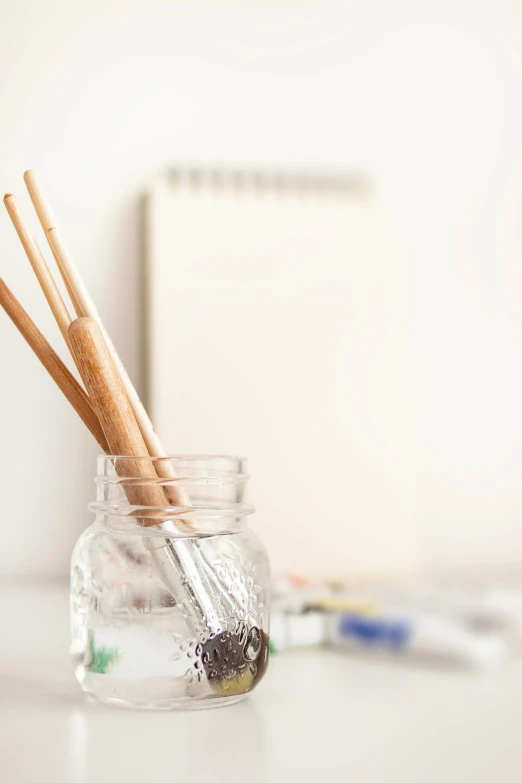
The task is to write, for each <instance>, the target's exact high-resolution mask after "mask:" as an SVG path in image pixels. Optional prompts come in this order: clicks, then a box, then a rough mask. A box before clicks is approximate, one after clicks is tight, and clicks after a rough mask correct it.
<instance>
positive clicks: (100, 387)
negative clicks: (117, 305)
mask: <svg viewBox="0 0 522 783" xmlns="http://www.w3.org/2000/svg"><path fill="white" fill-rule="evenodd" d="M69 341H70V345H71V350H72V352H73V355H74V357H75V360H76V363H77V366H78V370H79V372H80V375H81V376H82V380H83V382H84V384H85V388H86V389H87V392H88V394H89V397H90V400H91V403H92V406H93V408H94V410H95V411H96V413H97V415H98V419H99V421H100V424H101V426H102V429H103V431H104V433H105V437H106V438H107V442H108V444H109V448H110V453H111V454H114V455H116V456H125V457H137V458H138V459H126V460H122V461H120V462H118V463H117V470H118V474H119V475H120V476H123V477H128V478H131V477H132V478H141V479H144V480H147V479H156V480H157V478H158V476H157V473H156V471H155V469H154V464H153V462H152V461H151V460H150V457H149V452H148V450H147V446H146V445H145V441H144V440H143V436H142V434H141V431H140V428H139V427H138V424H137V422H136V418H135V416H134V413H133V411H132V408H131V405H130V403H129V400H128V397H127V395H126V393H125V389H124V388H123V385H122V383H121V380H120V378H119V375H118V373H117V371H116V369H115V367H114V362H113V360H112V357H111V354H110V352H109V349H108V347H107V344H106V342H105V338H104V335H103V334H102V331H101V329H100V327H99V326H98V324H97V323H96V321H94V320H93V319H92V318H77V319H76V320H75V321H73V322H72V324H71V326H70V327H69ZM140 457H146V459H139V458H140ZM125 492H126V494H127V498H128V500H129V503H131V505H136V506H168V501H167V498H166V496H165V492H164V490H163V488H162V487H161V486H158V485H154V484H152V483H151V484H149V485H147V484H143V485H141V486H131V485H129V486H127V487H126V488H125ZM159 521H161V519H156V520H154V519H146V518H143V519H142V523H143V524H145V525H154V524H158V522H159Z"/></svg>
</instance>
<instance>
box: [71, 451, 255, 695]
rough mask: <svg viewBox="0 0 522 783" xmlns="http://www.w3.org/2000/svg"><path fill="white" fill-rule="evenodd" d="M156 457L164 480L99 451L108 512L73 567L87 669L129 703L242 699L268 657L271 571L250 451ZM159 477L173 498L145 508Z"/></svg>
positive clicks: (77, 667)
mask: <svg viewBox="0 0 522 783" xmlns="http://www.w3.org/2000/svg"><path fill="white" fill-rule="evenodd" d="M133 459H134V458H133ZM150 462H152V463H153V464H154V466H155V470H156V473H157V475H158V476H160V477H161V478H158V479H157V480H156V479H153V480H151V479H150V478H149V479H136V478H129V475H133V471H132V469H131V466H132V462H131V458H128V457H112V456H109V457H106V456H102V457H99V458H98V475H97V478H96V483H97V500H96V502H95V503H92V504H91V505H90V506H89V508H90V510H91V511H94V512H95V513H96V520H95V522H94V524H92V525H91V526H90V527H89V528H88V529H87V530H86V531H85V532H84V533H83V535H82V536H81V537H80V539H79V541H78V543H77V544H76V547H75V549H74V552H73V556H72V564H71V624H72V645H71V655H72V660H73V665H74V671H75V674H76V677H77V678H78V680H79V682H80V684H81V686H82V688H83V689H84V691H86V692H87V693H89V694H91V695H92V696H95V697H96V698H98V699H99V700H101V701H103V702H107V703H111V704H118V705H120V706H127V707H141V708H150V709H191V708H200V707H214V706H219V705H223V704H232V703H234V702H236V701H239V700H240V699H243V698H245V696H246V695H248V693H249V692H251V691H252V690H253V688H255V686H256V685H257V683H258V682H259V681H260V680H261V678H262V677H263V675H264V673H265V670H266V666H267V663H268V633H269V602H270V570H269V564H268V558H267V555H266V551H265V549H264V547H263V545H262V543H261V542H260V540H259V538H258V537H257V535H255V533H253V532H252V530H251V529H250V528H249V527H248V525H247V524H246V517H247V515H248V514H251V513H252V512H253V510H254V509H253V508H252V506H249V505H247V504H246V503H245V500H246V484H247V481H248V478H249V476H248V474H247V471H246V460H244V459H240V458H236V457H199V456H197V457H190V456H189V457H186V456H182V457H172V458H169V459H168V460H166V459H165V460H154V459H152V460H150ZM134 475H135V473H134ZM152 485H153V486H154V487H158V486H159V487H162V488H163V489H162V490H161V491H162V492H163V493H164V496H165V497H166V503H165V506H161V507H160V506H157V505H156V506H147V505H137V501H138V500H139V498H140V494H139V492H140V487H148V488H150V487H151V486H152ZM156 491H157V490H156V489H154V492H156ZM174 492H176V493H178V494H177V495H173V493H174ZM180 492H181V493H185V495H183V494H182V495H181V497H182V498H183V497H184V498H185V500H184V501H183V504H182V503H181V502H180V500H179V497H180V495H179V493H180ZM141 497H143V495H141ZM145 497H146V495H145ZM176 497H177V500H176ZM188 498H190V500H188ZM130 500H132V503H131V502H130ZM169 501H170V502H169ZM173 502H175V503H176V505H173V504H172V503H173ZM171 504H172V505H171Z"/></svg>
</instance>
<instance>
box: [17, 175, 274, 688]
mask: <svg viewBox="0 0 522 783" xmlns="http://www.w3.org/2000/svg"><path fill="white" fill-rule="evenodd" d="M24 178H25V181H26V184H27V187H28V190H29V193H30V195H31V199H32V201H33V204H34V206H35V209H36V211H37V214H38V217H39V219H40V222H41V224H42V227H43V228H44V231H45V232H46V236H47V238H48V240H49V244H50V246H51V249H52V251H53V255H54V257H55V259H56V261H57V263H58V267H59V269H60V272H61V274H62V277H63V279H64V283H65V285H66V288H67V291H68V293H69V296H70V298H71V301H72V303H73V306H74V309H75V311H76V313H77V315H78V316H80V317H79V318H78V319H76V321H74V322H72V321H71V318H70V315H69V313H68V311H67V308H66V306H65V304H64V302H63V300H62V298H61V296H60V294H59V291H58V289H57V287H56V284H55V283H54V280H53V278H52V275H51V274H50V272H49V269H48V267H47V265H46V263H45V260H44V258H43V255H42V253H41V251H40V249H39V248H38V246H37V244H36V242H35V241H34V239H33V237H32V236H31V234H30V232H29V230H28V228H27V225H26V224H25V221H24V220H23V217H22V215H21V212H20V210H19V208H18V205H17V203H16V200H15V198H14V196H12V195H11V194H8V195H7V196H6V197H5V199H4V201H5V205H6V208H7V210H8V213H9V215H10V217H11V220H12V222H13V224H14V226H15V228H16V231H17V233H18V236H19V238H20V240H21V242H22V245H23V247H24V250H25V251H26V254H27V256H28V258H29V260H30V262H31V265H32V266H33V269H34V271H35V273H36V276H37V278H38V281H39V282H40V285H41V287H42V290H43V291H44V294H45V296H46V298H47V300H48V302H49V305H50V307H51V310H52V312H53V315H54V316H55V319H56V321H57V323H58V325H59V327H60V330H61V331H62V334H63V336H64V338H65V340H66V342H67V344H68V346H69V348H70V349H71V352H72V354H73V357H74V359H75V362H76V363H77V366H78V368H79V370H80V374H81V376H82V379H83V380H84V383H85V384H86V386H87V390H88V392H89V394H90V400H87V404H88V405H89V408H90V417H91V425H93V422H92V418H93V413H95V414H96V416H94V418H95V419H96V420H97V421H98V424H97V427H98V429H97V430H96V425H93V426H94V429H95V430H96V431H97V434H98V440H99V436H100V433H99V429H100V424H101V428H102V429H103V433H104V435H103V436H102V440H101V445H103V447H104V450H105V449H106V448H107V447H108V448H109V450H110V451H112V452H113V453H114V454H116V455H118V454H122V455H125V456H126V459H124V460H119V461H118V462H117V470H118V472H119V475H122V476H124V477H128V478H142V479H143V481H144V483H143V484H138V485H136V484H129V485H127V486H126V487H125V491H126V494H127V497H128V499H129V502H130V503H131V505H136V506H137V507H138V508H137V509H136V516H137V517H138V518H139V519H140V522H141V523H142V524H144V525H153V524H158V523H159V522H160V521H163V520H164V519H165V518H168V511H169V504H172V505H176V506H177V507H178V508H177V509H176V521H177V524H178V526H180V508H179V507H180V506H181V507H182V508H184V509H186V510H187V511H189V509H190V505H191V504H190V501H189V499H188V496H187V494H186V491H185V489H184V488H183V487H181V486H176V485H174V484H170V483H167V484H166V485H165V486H161V485H159V484H157V483H154V479H157V478H158V476H159V477H161V478H165V479H175V478H176V474H175V473H174V470H173V468H172V465H171V464H170V463H169V462H168V460H165V459H160V460H154V459H150V457H152V458H155V457H161V458H165V457H166V452H165V451H164V450H163V447H162V446H161V443H160V441H159V438H158V436H157V435H156V433H155V431H154V428H153V427H152V424H151V422H150V419H149V418H148V416H147V414H146V412H145V409H144V408H143V406H142V404H141V402H140V400H139V397H138V395H137V394H136V391H135V389H134V387H133V385H132V383H131V381H130V379H129V377H128V375H127V373H126V372H125V370H124V368H123V365H122V363H121V361H120V359H119V357H118V355H117V353H116V351H115V349H114V346H113V345H112V342H111V341H110V338H109V336H108V334H107V332H106V331H105V329H104V328H103V325H102V324H101V321H100V318H99V315H98V313H97V311H96V309H95V307H94V304H93V302H92V300H91V298H90V296H89V294H88V292H87V289H86V288H85V286H84V285H83V282H82V281H81V279H80V277H79V275H78V273H77V270H76V269H75V267H74V265H73V264H72V262H71V260H70V257H69V254H68V252H67V250H66V249H65V245H64V243H63V241H62V240H61V237H60V235H59V233H58V230H57V228H56V226H55V225H53V224H54V219H53V218H52V213H51V210H50V208H49V206H48V204H47V202H46V201H45V199H44V197H43V195H42V192H41V189H40V188H39V186H38V183H37V180H36V177H35V175H34V173H33V172H26V174H25V177H24ZM85 315H87V316H92V317H91V318H85V317H84V316H85ZM35 328H36V327H35ZM49 347H50V346H49ZM58 361H59V360H58ZM73 381H74V379H73ZM69 385H70V384H69ZM78 388H79V389H80V392H81V394H80V396H79V397H78V394H76V397H75V403H76V405H75V407H76V406H77V405H80V407H81V405H82V403H85V399H84V397H85V395H84V392H83V390H81V387H78ZM75 391H76V392H77V391H78V389H76V388H75ZM81 395H84V397H82V396H81ZM73 404H74V403H73ZM84 407H85V406H84ZM80 415H81V414H80ZM82 418H83V417H82ZM84 420H85V419H84ZM88 426H89V425H88ZM90 428H91V431H93V430H92V427H90ZM104 437H105V439H106V441H107V443H104V440H103V438H104ZM99 442H100V440H99ZM148 482H150V483H148ZM154 508H157V509H158V511H157V513H154V511H153V509H154ZM186 529H189V528H186ZM164 541H165V546H161V547H159V548H158V549H156V548H155V547H154V546H152V544H151V540H149V539H148V538H146V537H145V538H144V543H145V545H146V547H147V549H148V550H149V551H150V552H151V555H152V557H153V559H154V561H155V562H156V565H157V567H158V569H159V571H160V574H161V576H162V578H163V580H164V582H165V584H166V585H167V587H168V588H169V589H170V590H171V592H172V593H173V595H174V597H175V598H176V600H177V601H178V602H179V601H180V600H181V602H182V604H183V606H184V607H188V612H187V613H186V619H187V622H188V623H189V626H191V628H192V630H193V632H194V633H195V635H196V636H200V638H203V637H206V641H205V642H204V644H203V652H202V661H203V666H204V669H205V673H206V675H207V679H208V681H209V684H210V686H211V688H212V690H213V691H214V692H216V693H226V694H228V695H232V694H233V693H242V692H246V691H247V690H249V689H250V687H251V685H252V683H253V681H254V680H255V679H257V678H259V677H260V676H261V675H262V673H263V672H264V668H265V667H266V661H267V658H268V639H267V637H266V635H265V634H264V632H262V631H260V630H259V629H258V628H257V627H256V626H250V627H249V628H248V627H247V626H245V625H243V626H242V628H241V630H240V631H238V633H231V632H229V631H226V630H225V629H224V628H223V627H222V626H221V621H220V620H219V618H218V615H217V613H216V611H215V606H214V605H213V599H212V598H211V596H212V595H213V590H215V589H216V579H215V575H211V577H210V576H209V575H208V573H207V575H206V578H205V575H204V569H202V568H201V564H200V563H198V559H201V553H200V552H199V548H198V547H197V546H196V544H195V543H194V542H193V541H191V540H190V539H188V540H178V541H174V542H173V541H171V540H170V539H168V538H165V539H164ZM206 565H207V567H208V563H207V564H206ZM217 586H218V587H219V583H218V585H217ZM187 597H188V599H189V600H188V601H186V600H183V599H186V598H187ZM229 603H230V600H229ZM201 618H206V619H207V622H206V625H205V626H202V624H201ZM209 623H210V624H209ZM209 631H210V638H209ZM254 659H255V662H254Z"/></svg>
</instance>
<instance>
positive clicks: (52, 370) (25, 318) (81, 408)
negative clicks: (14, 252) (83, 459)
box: [0, 278, 109, 452]
mask: <svg viewBox="0 0 522 783" xmlns="http://www.w3.org/2000/svg"><path fill="white" fill-rule="evenodd" d="M0 305H1V306H2V307H3V308H4V310H5V312H6V313H7V315H8V316H9V318H10V319H11V321H12V322H13V323H14V325H15V326H16V328H17V329H18V331H19V332H20V334H21V335H22V337H23V338H24V339H25V340H26V341H27V343H28V344H29V346H30V348H31V349H32V350H33V352H34V353H35V354H36V356H37V357H38V359H39V360H40V361H41V363H42V364H43V366H44V367H45V369H46V370H47V372H48V373H49V375H50V376H51V378H52V379H53V381H54V382H55V383H56V385H57V386H58V388H59V389H60V390H61V391H62V392H63V394H64V395H65V397H66V398H67V399H68V401H69V402H70V404H71V405H72V407H73V408H74V410H75V411H76V413H77V414H78V416H79V417H80V418H81V420H82V421H83V423H84V424H85V425H86V426H87V427H88V429H89V430H90V432H91V433H92V434H93V435H94V437H95V438H96V440H97V441H98V443H99V445H100V446H101V448H102V449H103V450H104V451H105V452H108V451H109V447H108V444H107V439H106V437H105V435H104V434H103V430H102V428H101V426H100V422H99V421H98V418H97V416H96V413H95V412H94V409H93V407H92V405H91V403H90V401H89V398H88V396H87V395H86V393H85V392H84V390H83V389H82V387H81V386H80V384H79V383H78V381H77V380H76V379H75V378H74V376H73V375H72V374H71V373H70V372H69V370H68V369H67V367H66V366H65V364H64V363H63V362H62V360H61V359H60V357H59V356H58V354H57V353H56V352H55V351H54V350H53V348H52V347H51V346H50V345H49V343H48V342H47V340H46V339H45V337H44V336H43V334H42V333H41V332H40V330H39V329H38V327H37V326H36V324H35V323H34V322H33V321H32V320H31V318H30V317H29V315H28V314H27V313H26V311H25V310H24V308H23V307H22V305H21V304H20V302H19V301H18V299H17V298H16V297H15V295H14V294H13V292H12V291H11V290H10V289H9V288H8V286H7V285H6V283H5V282H4V281H3V280H2V279H1V278H0Z"/></svg>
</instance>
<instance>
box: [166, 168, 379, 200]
mask: <svg viewBox="0 0 522 783" xmlns="http://www.w3.org/2000/svg"><path fill="white" fill-rule="evenodd" d="M168 182H169V184H170V185H172V186H174V187H176V186H179V187H190V188H193V189H195V190H198V189H203V188H205V189H214V190H218V191H219V190H223V191H224V190H234V191H239V192H240V191H245V192H260V193H262V192H264V191H267V192H270V193H274V192H275V193H289V194H292V193H297V194H303V195H304V194H307V193H309V194H311V195H317V194H324V195H336V196H349V197H352V198H353V197H361V196H366V195H368V194H369V192H370V184H369V182H368V178H367V177H366V176H365V175H364V174H362V173H359V172H352V173H341V174H338V173H337V174H336V173H328V172H282V171H261V170H258V171H256V170H253V169H252V170H245V169H212V168H208V169H205V168H189V167H187V168H185V167H174V168H172V169H170V170H169V171H168Z"/></svg>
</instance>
